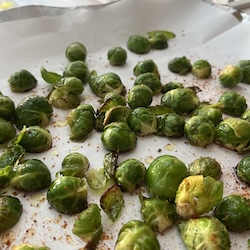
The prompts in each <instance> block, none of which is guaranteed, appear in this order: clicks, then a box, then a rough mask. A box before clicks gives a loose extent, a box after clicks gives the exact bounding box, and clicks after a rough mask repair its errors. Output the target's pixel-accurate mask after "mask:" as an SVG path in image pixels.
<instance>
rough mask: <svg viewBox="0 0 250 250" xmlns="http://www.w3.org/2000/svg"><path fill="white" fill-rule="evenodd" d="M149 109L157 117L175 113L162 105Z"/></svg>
mask: <svg viewBox="0 0 250 250" xmlns="http://www.w3.org/2000/svg"><path fill="white" fill-rule="evenodd" d="M148 109H150V110H151V111H152V112H153V113H154V114H155V115H156V116H157V117H159V116H162V115H166V114H170V113H175V112H174V111H173V110H172V109H170V108H167V107H165V106H162V105H155V106H149V107H148Z"/></svg>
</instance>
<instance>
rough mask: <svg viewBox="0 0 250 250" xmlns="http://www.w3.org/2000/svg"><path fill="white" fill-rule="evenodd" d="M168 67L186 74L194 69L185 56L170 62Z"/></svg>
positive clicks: (175, 71) (172, 70)
mask: <svg viewBox="0 0 250 250" xmlns="http://www.w3.org/2000/svg"><path fill="white" fill-rule="evenodd" d="M168 69H169V70H170V71H171V72H173V73H176V74H179V75H186V74H187V73H190V72H191V71H192V65H191V63H190V60H189V59H187V58H186V57H185V56H183V57H176V58H174V59H172V60H171V61H170V62H169V63H168Z"/></svg>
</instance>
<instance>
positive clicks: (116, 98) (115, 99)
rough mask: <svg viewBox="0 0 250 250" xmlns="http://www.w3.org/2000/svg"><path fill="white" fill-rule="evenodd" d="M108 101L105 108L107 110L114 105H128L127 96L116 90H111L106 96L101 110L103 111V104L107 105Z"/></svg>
mask: <svg viewBox="0 0 250 250" xmlns="http://www.w3.org/2000/svg"><path fill="white" fill-rule="evenodd" d="M106 103H107V106H108V108H105V110H106V111H107V110H108V109H109V108H111V107H113V106H118V105H121V106H126V98H125V97H124V96H123V95H120V94H117V93H115V92H109V93H107V94H106V95H105V96H104V99H103V105H102V107H101V108H100V109H99V111H102V109H103V106H105V105H106Z"/></svg>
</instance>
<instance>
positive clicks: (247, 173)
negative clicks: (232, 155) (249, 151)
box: [235, 156, 250, 185]
mask: <svg viewBox="0 0 250 250" xmlns="http://www.w3.org/2000/svg"><path fill="white" fill-rule="evenodd" d="M235 171H236V175H237V177H238V178H239V179H240V180H241V181H243V182H245V183H246V184H248V185H250V156H245V157H243V158H242V159H241V160H240V162H239V163H238V164H237V165H236V167H235Z"/></svg>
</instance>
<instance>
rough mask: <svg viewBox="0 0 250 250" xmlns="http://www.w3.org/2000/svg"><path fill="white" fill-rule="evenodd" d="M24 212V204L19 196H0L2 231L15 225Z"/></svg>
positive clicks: (0, 229) (0, 228)
mask: <svg viewBox="0 0 250 250" xmlns="http://www.w3.org/2000/svg"><path fill="white" fill-rule="evenodd" d="M22 212H23V206H22V203H21V202H20V200H19V199H18V198H15V197H12V196H9V195H4V196H0V233H1V232H3V231H5V230H7V229H9V228H11V227H13V226H14V225H15V224H16V223H17V222H18V221H19V219H20V217H21V215H22Z"/></svg>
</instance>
